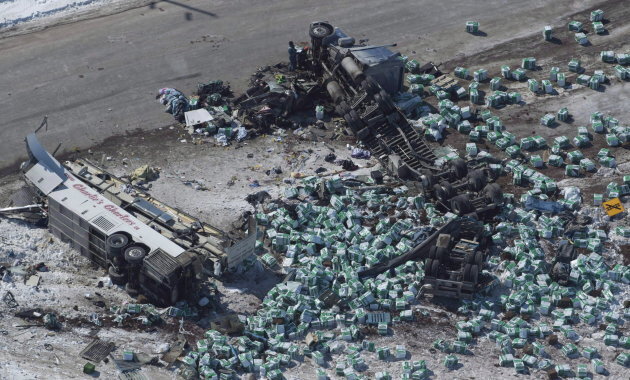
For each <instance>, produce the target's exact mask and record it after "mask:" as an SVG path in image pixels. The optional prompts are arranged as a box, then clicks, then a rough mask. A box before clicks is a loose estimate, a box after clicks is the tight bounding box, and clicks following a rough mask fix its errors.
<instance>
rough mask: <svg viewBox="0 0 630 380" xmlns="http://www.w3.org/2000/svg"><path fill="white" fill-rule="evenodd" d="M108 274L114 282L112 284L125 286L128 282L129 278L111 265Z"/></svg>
mask: <svg viewBox="0 0 630 380" xmlns="http://www.w3.org/2000/svg"><path fill="white" fill-rule="evenodd" d="M107 272H108V274H109V278H111V280H112V284H114V285H125V283H126V282H127V276H126V275H125V274H124V273H120V272H118V271H117V270H116V268H114V266H113V265H111V266H110V267H109V268H108V269H107Z"/></svg>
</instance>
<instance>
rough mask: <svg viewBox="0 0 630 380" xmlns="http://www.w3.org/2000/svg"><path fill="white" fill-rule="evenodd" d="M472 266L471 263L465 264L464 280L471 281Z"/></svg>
mask: <svg viewBox="0 0 630 380" xmlns="http://www.w3.org/2000/svg"><path fill="white" fill-rule="evenodd" d="M471 267H472V265H470V264H466V265H464V270H463V275H464V281H466V282H468V281H470V268H471Z"/></svg>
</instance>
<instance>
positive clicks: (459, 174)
mask: <svg viewBox="0 0 630 380" xmlns="http://www.w3.org/2000/svg"><path fill="white" fill-rule="evenodd" d="M451 166H452V167H453V173H454V174H455V178H456V179H461V178H464V177H466V175H467V174H468V165H466V161H464V160H463V159H461V158H458V159H456V160H453V163H452V164H451Z"/></svg>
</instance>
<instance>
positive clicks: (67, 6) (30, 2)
mask: <svg viewBox="0 0 630 380" xmlns="http://www.w3.org/2000/svg"><path fill="white" fill-rule="evenodd" d="M122 1H125V0H81V1H76V0H19V1H17V0H0V31H1V30H2V29H3V28H10V27H12V26H16V25H18V24H22V23H26V22H29V21H34V20H41V19H45V18H56V17H61V16H67V15H71V14H73V13H76V12H78V11H82V10H86V9H90V8H92V9H97V8H99V7H102V6H104V5H110V4H112V3H114V2H122Z"/></svg>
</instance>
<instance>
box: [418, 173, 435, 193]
mask: <svg viewBox="0 0 630 380" xmlns="http://www.w3.org/2000/svg"><path fill="white" fill-rule="evenodd" d="M420 179H421V180H422V185H423V186H424V188H425V189H427V190H428V189H430V188H432V187H433V185H435V176H434V175H433V174H431V173H426V174H423V175H422V176H421V177H420Z"/></svg>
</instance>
